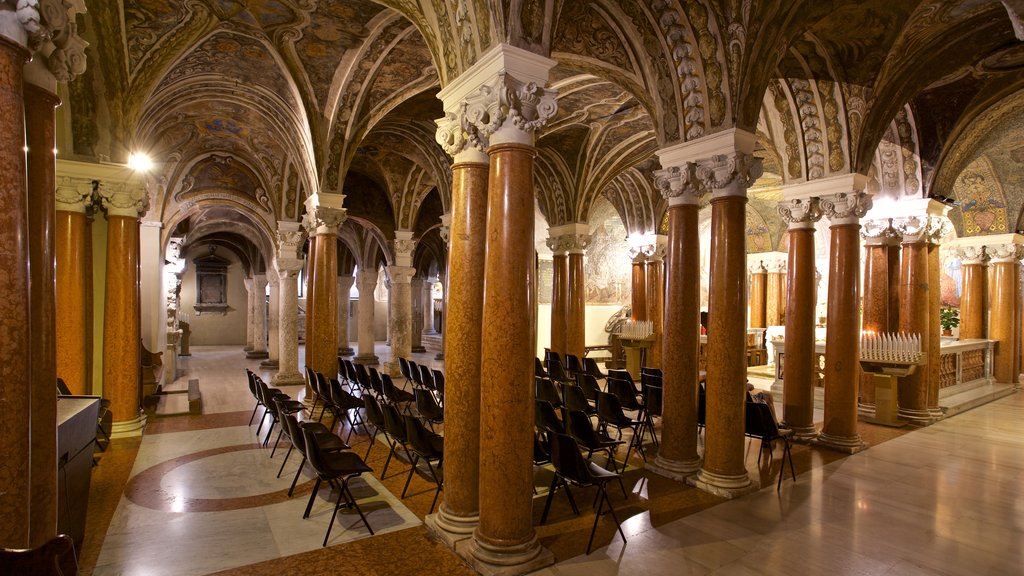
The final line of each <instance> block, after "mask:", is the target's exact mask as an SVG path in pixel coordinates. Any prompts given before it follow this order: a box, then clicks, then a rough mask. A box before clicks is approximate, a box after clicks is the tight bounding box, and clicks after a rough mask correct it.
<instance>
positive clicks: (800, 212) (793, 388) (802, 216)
mask: <svg viewBox="0 0 1024 576" xmlns="http://www.w3.org/2000/svg"><path fill="white" fill-rule="evenodd" d="M779 215H780V216H781V217H782V219H783V220H785V221H786V223H787V224H788V226H789V230H788V232H787V234H789V254H788V256H787V257H786V262H787V274H786V277H787V283H786V353H785V356H783V358H782V366H783V390H782V420H783V423H785V425H786V426H788V427H789V428H792V429H793V434H794V436H795V437H796V438H801V439H804V440H807V439H810V438H814V437H815V436H816V435H817V433H818V432H817V429H816V428H815V425H814V381H815V360H814V326H815V318H814V314H815V310H814V309H815V296H814V293H815V289H814V285H815V283H816V279H815V276H816V275H817V272H816V271H815V269H814V255H815V250H814V223H815V222H817V221H818V220H819V219H820V218H821V206H820V203H819V200H818V198H817V197H804V198H800V197H796V198H788V199H786V200H784V201H782V202H780V203H779Z"/></svg>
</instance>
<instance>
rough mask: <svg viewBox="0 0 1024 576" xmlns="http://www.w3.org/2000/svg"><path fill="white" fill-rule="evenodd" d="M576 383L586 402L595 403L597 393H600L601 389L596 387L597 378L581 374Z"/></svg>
mask: <svg viewBox="0 0 1024 576" xmlns="http://www.w3.org/2000/svg"><path fill="white" fill-rule="evenodd" d="M576 381H577V382H578V383H579V385H580V388H581V389H582V390H583V395H584V396H586V397H587V400H590V401H592V402H597V393H598V392H600V391H601V388H600V387H599V386H598V385H597V378H596V377H595V376H594V375H593V374H582V375H580V377H579V378H577V379H576Z"/></svg>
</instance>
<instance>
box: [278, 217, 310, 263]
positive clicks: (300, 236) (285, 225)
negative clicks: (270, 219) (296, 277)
mask: <svg viewBox="0 0 1024 576" xmlns="http://www.w3.org/2000/svg"><path fill="white" fill-rule="evenodd" d="M304 241H305V234H304V232H303V230H302V225H301V224H299V223H298V222H287V221H281V222H278V223H277V257H278V259H279V260H289V259H292V260H294V259H296V258H298V256H299V250H301V249H302V243H303V242H304ZM300 262H301V259H300Z"/></svg>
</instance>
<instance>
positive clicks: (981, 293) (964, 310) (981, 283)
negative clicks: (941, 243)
mask: <svg viewBox="0 0 1024 576" xmlns="http://www.w3.org/2000/svg"><path fill="white" fill-rule="evenodd" d="M956 255H957V256H958V257H959V258H960V277H961V286H962V288H961V292H960V339H961V340H971V339H975V338H984V337H985V310H986V309H985V292H986V286H985V284H986V283H985V268H986V262H985V261H986V256H985V250H984V248H983V247H982V246H967V245H961V246H957V248H956Z"/></svg>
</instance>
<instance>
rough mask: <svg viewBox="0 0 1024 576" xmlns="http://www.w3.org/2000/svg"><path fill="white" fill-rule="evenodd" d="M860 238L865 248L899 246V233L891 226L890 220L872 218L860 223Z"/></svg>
mask: <svg viewBox="0 0 1024 576" xmlns="http://www.w3.org/2000/svg"><path fill="white" fill-rule="evenodd" d="M860 237H861V238H863V239H864V244H865V245H866V246H889V245H893V244H899V238H900V233H899V232H897V231H896V229H895V228H893V226H892V218H874V219H871V220H865V221H863V222H861V229H860Z"/></svg>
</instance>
